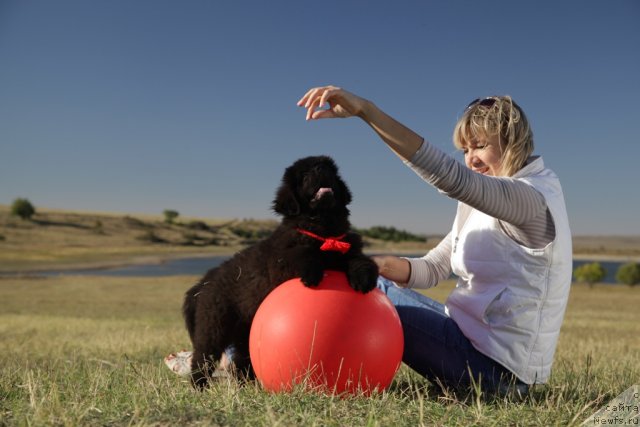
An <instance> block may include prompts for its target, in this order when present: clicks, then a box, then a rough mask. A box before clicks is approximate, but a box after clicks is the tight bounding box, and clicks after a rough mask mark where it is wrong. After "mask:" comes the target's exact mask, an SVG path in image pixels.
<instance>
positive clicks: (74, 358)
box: [0, 276, 640, 426]
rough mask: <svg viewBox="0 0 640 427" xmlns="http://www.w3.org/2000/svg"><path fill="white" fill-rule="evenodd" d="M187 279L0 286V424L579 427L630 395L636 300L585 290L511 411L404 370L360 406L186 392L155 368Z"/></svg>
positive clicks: (509, 404) (613, 291)
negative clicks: (539, 374) (534, 382)
mask: <svg viewBox="0 0 640 427" xmlns="http://www.w3.org/2000/svg"><path fill="white" fill-rule="evenodd" d="M195 279H196V278H195V277H190V276H187V277H163V278H99V277H56V278H47V279H34V278H31V279H29V278H16V279H0V301H2V303H1V304H0V342H1V343H2V352H1V353H0V372H1V373H0V425H25V426H26V425H69V426H77V425H250V426H255V425H258V426H260V425H268V426H271V425H282V426H298V425H305V426H307V425H310V426H311V425H322V426H324V425H328V426H344V425H358V426H360V425H362V426H378V425H379V426H390V425H393V426H396V425H400V426H404V425H406V426H420V425H433V424H436V425H497V426H502V425H571V424H574V425H577V424H580V422H582V420H584V419H585V418H587V417H588V416H589V415H591V414H592V413H593V412H595V410H596V409H597V408H599V407H600V406H601V405H603V404H604V403H606V402H607V401H608V400H609V399H611V398H613V397H615V396H617V395H618V394H620V393H621V392H623V391H624V390H626V389H627V388H628V387H630V386H631V385H633V384H638V383H639V382H640V362H639V360H640V340H638V331H639V326H638V325H640V313H639V312H638V309H637V307H638V306H640V289H630V288H628V287H622V286H604V285H601V286H600V285H597V286H595V287H594V288H593V289H589V288H587V287H583V286H575V287H574V289H573V291H572V294H571V300H570V303H569V307H568V310H567V316H566V321H565V324H564V326H563V330H562V334H561V338H560V343H559V346H558V352H557V356H556V364H555V369H554V373H553V376H552V380H551V381H550V383H549V384H548V385H546V386H544V387H541V388H539V389H536V390H535V391H534V392H533V393H532V394H531V395H530V396H528V397H527V398H525V399H524V400H523V401H514V400H509V399H485V398H483V396H479V395H477V394H476V393H475V392H474V391H473V390H470V391H469V392H468V393H466V394H463V395H458V396H454V395H450V394H446V395H442V394H438V392H437V391H436V389H435V388H434V387H433V386H431V385H430V384H429V383H428V382H427V381H425V380H423V379H422V378H420V377H419V376H417V375H415V374H414V373H413V372H412V371H410V370H409V369H408V368H407V367H404V366H403V367H402V368H401V370H400V372H399V373H398V375H397V376H396V378H395V379H394V382H393V383H392V385H391V387H390V388H389V389H388V390H387V391H385V392H383V393H381V394H377V395H374V396H372V397H363V396H356V397H349V398H338V397H333V396H327V395H318V394H313V393H307V392H305V391H304V390H302V389H296V390H294V391H293V392H292V393H291V394H271V393H268V392H265V391H263V390H262V389H261V388H260V386H259V385H257V384H255V383H250V384H246V385H240V384H238V383H236V382H235V381H232V380H224V381H221V382H219V383H217V384H215V385H214V386H213V387H212V388H211V389H209V390H207V391H205V392H195V391H194V390H192V389H191V387H190V385H189V384H188V383H186V382H185V381H184V380H183V379H182V378H180V377H177V376H175V375H174V374H172V373H171V372H170V371H169V370H168V369H167V368H166V367H165V366H164V364H163V361H162V358H163V357H164V356H165V355H166V354H168V353H170V352H173V351H176V350H180V349H182V348H188V347H189V341H188V337H187V334H186V331H185V330H184V327H183V323H182V319H181V316H180V304H181V302H182V295H183V293H184V291H185V290H186V289H187V288H188V287H189V286H190V285H191V284H192V283H193V282H194V281H195ZM450 287H451V284H450V283H449V284H446V285H445V286H443V287H442V288H437V289H436V290H433V291H430V293H431V296H433V297H434V298H436V299H440V300H442V299H443V298H444V296H445V295H446V293H447V292H448V290H449V289H450Z"/></svg>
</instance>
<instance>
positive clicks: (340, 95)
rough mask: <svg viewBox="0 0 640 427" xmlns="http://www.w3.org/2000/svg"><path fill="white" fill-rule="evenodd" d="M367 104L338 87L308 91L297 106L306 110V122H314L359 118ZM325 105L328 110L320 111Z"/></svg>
mask: <svg viewBox="0 0 640 427" xmlns="http://www.w3.org/2000/svg"><path fill="white" fill-rule="evenodd" d="M367 102H368V101H367V100H365V99H363V98H360V97H359V96H357V95H354V94H352V93H350V92H347V91H346V90H344V89H341V88H339V87H336V86H322V87H316V88H313V89H310V90H309V91H308V92H307V93H306V94H305V95H304V96H303V97H302V98H301V99H300V101H298V106H299V107H304V108H306V109H307V120H316V119H330V118H336V117H340V118H345V117H352V116H359V115H361V114H362V111H363V110H364V108H365V105H366V103H367ZM326 104H329V108H327V109H322V107H324V106H325V105H326Z"/></svg>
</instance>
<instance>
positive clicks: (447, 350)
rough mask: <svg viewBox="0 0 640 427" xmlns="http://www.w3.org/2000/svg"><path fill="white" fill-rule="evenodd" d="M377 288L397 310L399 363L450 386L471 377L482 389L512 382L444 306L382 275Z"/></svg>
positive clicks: (488, 389) (490, 389) (461, 384)
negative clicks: (400, 344)
mask: <svg viewBox="0 0 640 427" xmlns="http://www.w3.org/2000/svg"><path fill="white" fill-rule="evenodd" d="M378 288H379V289H381V290H382V291H383V292H384V293H385V294H387V296H388V297H389V299H390V300H391V302H392V303H393V304H394V306H395V307H396V310H397V311H398V315H399V316H400V321H401V323H402V329H403V332H404V354H403V362H404V363H406V364H407V365H408V366H409V367H411V368H412V369H413V370H415V371H416V372H418V373H419V374H421V375H423V376H424V377H426V378H427V379H429V380H430V381H431V382H433V383H442V384H443V385H445V386H449V387H454V388H455V387H459V386H467V385H469V384H471V383H472V378H473V381H474V382H475V383H476V384H480V386H481V387H482V389H483V390H485V391H496V390H498V389H499V388H500V387H501V385H504V384H505V383H506V384H508V383H509V382H515V381H516V379H515V376H514V375H513V374H512V373H511V372H510V371H508V370H507V369H506V368H504V367H503V366H502V365H500V364H499V363H497V362H495V361H494V360H493V359H490V358H489V357H487V356H485V355H483V354H482V353H480V352H479V351H477V350H476V349H475V348H474V347H473V345H472V344H471V342H470V341H469V340H468V339H467V338H466V337H465V336H464V334H463V333H462V331H460V328H459V327H458V325H457V324H456V323H455V322H454V321H453V319H451V318H450V317H449V316H448V315H447V314H446V312H445V307H444V305H442V304H440V303H439V302H437V301H434V300H432V299H431V298H428V297H426V296H425V295H422V294H420V293H418V292H415V291H413V290H410V289H403V288H399V287H397V286H396V285H395V284H394V283H393V282H391V281H389V280H387V279H384V278H382V277H381V278H379V279H378ZM520 384H522V383H520Z"/></svg>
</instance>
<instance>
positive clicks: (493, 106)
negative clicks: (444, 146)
mask: <svg viewBox="0 0 640 427" xmlns="http://www.w3.org/2000/svg"><path fill="white" fill-rule="evenodd" d="M496 135H497V136H499V141H500V149H501V150H502V167H501V170H500V174H501V175H503V176H511V175H513V174H515V173H516V172H517V171H518V170H520V169H521V168H522V167H523V166H524V164H525V162H526V161H527V159H528V158H529V156H531V154H532V153H533V131H532V130H531V127H530V126H529V121H528V120H527V117H526V116H525V114H524V112H523V111H522V109H521V108H520V107H519V106H518V105H517V104H516V103H515V101H513V99H511V97H510V96H491V97H488V98H485V99H482V100H481V99H477V100H475V101H473V102H472V103H471V104H469V106H468V107H467V109H466V110H465V112H464V114H463V115H462V117H461V118H460V120H458V123H457V124H456V127H455V129H454V131H453V144H454V145H455V146H456V148H458V149H462V148H464V147H465V146H467V145H468V144H469V142H471V141H476V140H478V139H487V138H491V137H494V136H496Z"/></svg>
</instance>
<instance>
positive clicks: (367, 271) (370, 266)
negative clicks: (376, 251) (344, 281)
mask: <svg viewBox="0 0 640 427" xmlns="http://www.w3.org/2000/svg"><path fill="white" fill-rule="evenodd" d="M348 276H349V285H351V287H352V288H353V289H355V290H356V291H358V292H362V293H364V294H366V293H367V292H369V291H371V290H373V288H375V287H376V285H377V283H378V266H377V265H376V264H375V263H373V262H354V263H352V264H351V265H350V266H349V272H348Z"/></svg>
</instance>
